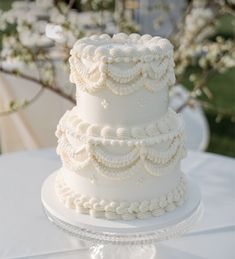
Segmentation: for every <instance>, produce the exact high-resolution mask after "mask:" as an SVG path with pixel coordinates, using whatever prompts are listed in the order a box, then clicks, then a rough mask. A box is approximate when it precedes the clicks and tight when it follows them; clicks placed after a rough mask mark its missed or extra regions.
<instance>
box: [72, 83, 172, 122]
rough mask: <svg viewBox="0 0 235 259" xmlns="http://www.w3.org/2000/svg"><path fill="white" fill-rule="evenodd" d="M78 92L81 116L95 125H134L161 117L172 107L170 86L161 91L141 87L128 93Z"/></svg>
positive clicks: (78, 107)
mask: <svg viewBox="0 0 235 259" xmlns="http://www.w3.org/2000/svg"><path fill="white" fill-rule="evenodd" d="M77 91H78V106H77V110H78V113H79V117H80V118H81V119H82V120H84V121H86V122H89V123H91V124H104V125H107V124H108V125H109V126H112V127H130V126H133V125H139V124H143V123H148V122H150V121H153V120H157V119H159V118H161V117H162V116H164V114H165V113H166V112H167V109H168V87H164V88H163V89H161V90H159V91H158V92H157V93H152V92H148V91H146V90H145V89H140V90H139V91H136V92H135V93H133V94H131V95H125V96H117V95H114V94H112V93H111V92H110V91H109V90H108V89H103V90H101V91H99V92H97V93H96V94H95V95H93V94H92V95H91V94H89V93H87V92H84V91H82V90H80V89H78V90H77Z"/></svg>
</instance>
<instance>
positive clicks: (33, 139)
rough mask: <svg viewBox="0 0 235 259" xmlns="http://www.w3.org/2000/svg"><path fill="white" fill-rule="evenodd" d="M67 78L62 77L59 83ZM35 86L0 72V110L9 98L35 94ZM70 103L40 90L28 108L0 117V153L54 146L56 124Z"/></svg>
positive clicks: (18, 98)
mask: <svg viewBox="0 0 235 259" xmlns="http://www.w3.org/2000/svg"><path fill="white" fill-rule="evenodd" d="M66 79H67V78H66V77H64V78H63V79H62V82H64V81H65V80H66ZM38 90H39V86H38V85H36V84H34V83H32V82H29V81H27V80H23V79H20V78H17V77H14V76H9V75H5V74H0V111H3V110H6V109H8V106H9V102H10V101H12V100H19V101H24V100H26V99H30V97H32V96H33V95H35V94H36V93H37V91H38ZM71 107H72V104H71V103H70V102H68V101H66V100H65V99H63V98H61V97H59V96H57V95H55V94H54V93H52V92H50V91H48V90H44V92H43V93H42V94H41V96H40V97H39V98H38V99H37V100H36V101H35V102H34V103H33V104H32V105H30V106H29V107H27V108H25V109H23V110H20V111H18V112H16V113H13V114H11V115H7V116H0V150H1V153H7V152H12V151H16V150H22V149H34V148H40V147H49V146H55V145H56V138H55V134H54V132H55V129H56V125H57V123H58V121H59V119H60V118H61V116H62V115H63V114H64V112H65V111H66V110H67V109H71Z"/></svg>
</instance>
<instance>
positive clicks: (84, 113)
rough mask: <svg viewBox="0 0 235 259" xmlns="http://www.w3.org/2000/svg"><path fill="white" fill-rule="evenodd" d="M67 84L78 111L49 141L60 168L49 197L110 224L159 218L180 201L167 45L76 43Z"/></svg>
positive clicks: (179, 147)
mask: <svg viewBox="0 0 235 259" xmlns="http://www.w3.org/2000/svg"><path fill="white" fill-rule="evenodd" d="M69 61H70V68H71V76H70V80H71V82H72V83H74V84H76V87H77V94H76V98H77V105H76V106H75V107H74V108H73V109H72V110H70V111H67V112H66V113H65V114H64V116H63V117H62V118H61V120H60V122H59V125H58V128H57V131H56V136H57V137H58V148H57V153H58V154H59V155H60V157H61V160H62V162H63V166H62V168H61V169H60V170H59V171H58V173H57V177H56V182H55V191H56V195H57V197H58V199H59V200H60V201H61V202H62V203H63V204H64V205H65V206H66V207H68V208H69V209H72V210H75V211H76V212H77V213H82V214H89V215H90V216H93V217H99V218H106V219H110V220H116V219H117V220H120V219H121V220H133V219H145V218H148V217H156V216H160V215H162V214H164V213H166V212H170V211H172V210H174V209H175V208H176V207H178V206H180V205H181V204H182V203H183V202H184V200H185V194H186V180H185V177H184V174H183V173H182V171H181V168H180V161H181V159H182V158H183V157H184V156H185V153H186V152H185V143H184V129H183V123H182V119H181V117H180V116H179V115H178V114H176V113H175V112H174V111H173V110H171V109H170V108H169V107H168V106H169V101H168V99H169V87H170V86H171V85H173V84H174V82H175V75H174V60H173V47H172V45H171V43H170V42H169V41H168V40H167V39H163V38H160V37H151V36H150V35H143V36H140V35H139V34H131V35H127V34H124V33H118V34H115V35H114V36H113V37H110V36H109V35H107V34H103V35H100V36H97V35H93V36H91V37H87V38H83V39H81V40H78V41H77V42H76V43H75V45H74V47H73V49H72V50H71V57H70V59H69Z"/></svg>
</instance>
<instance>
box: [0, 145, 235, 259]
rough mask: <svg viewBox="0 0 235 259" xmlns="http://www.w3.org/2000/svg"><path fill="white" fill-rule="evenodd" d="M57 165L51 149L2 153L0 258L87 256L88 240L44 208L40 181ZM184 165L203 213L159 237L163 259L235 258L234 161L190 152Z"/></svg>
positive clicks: (82, 257)
mask: <svg viewBox="0 0 235 259" xmlns="http://www.w3.org/2000/svg"><path fill="white" fill-rule="evenodd" d="M60 164H61V163H60V160H59V158H58V157H57V156H56V154H55V151H54V149H49V150H48V149H47V150H46V149H45V150H38V151H30V152H18V153H12V154H8V155H3V156H0V258H35V259H38V258H40V259H42V258H50V259H51V258H60V259H61V258H66V259H72V258H81V259H86V258H87V248H88V246H89V244H88V243H86V242H84V241H81V240H78V239H76V238H74V237H71V236H69V235H68V234H66V233H64V232H63V231H61V230H59V229H57V227H56V226H54V225H53V224H52V223H51V222H50V221H49V220H48V219H47V218H46V216H45V215H44V213H43V210H42V206H41V201H40V189H41V185H42V182H43V181H44V179H45V178H46V177H47V176H48V175H49V174H50V173H52V172H53V171H54V170H55V169H57V168H58V167H59V166H60ZM183 169H184V171H185V172H186V173H187V174H189V175H190V176H191V177H192V178H194V180H195V181H197V182H198V184H199V185H200V187H201V191H202V196H203V202H204V207H205V212H204V216H203V218H202V220H201V222H200V224H198V225H197V226H196V227H195V228H194V229H193V231H191V232H190V233H189V234H187V235H186V236H184V237H182V238H180V239H177V240H172V241H167V242H163V245H162V248H163V250H164V251H165V254H166V258H171V259H172V255H174V257H173V258H179V259H185V258H187V259H196V258H197V259H199V258H208V259H234V258H235V248H234V246H235V188H234V187H235V160H234V159H231V158H227V157H223V156H218V155H212V154H207V153H194V152H189V155H188V157H187V159H185V160H184V162H183ZM146 259H147V258H146Z"/></svg>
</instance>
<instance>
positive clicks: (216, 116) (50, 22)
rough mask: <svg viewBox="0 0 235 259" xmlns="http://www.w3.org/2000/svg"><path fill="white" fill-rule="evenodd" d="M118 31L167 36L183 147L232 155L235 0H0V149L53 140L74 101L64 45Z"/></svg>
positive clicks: (234, 133) (39, 145) (234, 153)
mask: <svg viewBox="0 0 235 259" xmlns="http://www.w3.org/2000/svg"><path fill="white" fill-rule="evenodd" d="M118 32H126V33H141V34H151V35H160V36H163V37H167V38H168V39H169V40H170V41H171V42H172V44H173V45H174V50H175V65H176V66H175V72H176V85H175V86H174V87H172V89H171V91H170V105H171V106H172V107H173V108H174V109H175V110H176V111H178V112H182V114H183V117H184V119H185V124H186V131H187V146H188V148H190V149H193V150H206V151H209V152H213V153H219V154H223V155H227V156H232V157H235V44H234V35H235V0H214V1H210V0H191V1H189V0H148V1H144V0H138V1H137V0H131V1H127V0H119V1H118V0H106V1H101V0H70V1H60V0H36V1H24V0H22V1H13V0H0V153H2V154H3V153H8V152H13V151H17V150H23V149H34V148H42V147H50V146H55V145H56V138H55V136H54V132H55V129H56V125H57V123H58V121H59V119H60V117H61V116H62V115H63V114H64V112H65V111H66V110H68V109H71V107H73V106H74V105H75V86H74V85H72V84H70V83H69V64H68V57H69V50H70V48H71V47H72V46H73V44H74V43H75V41H76V40H77V39H79V38H81V37H84V36H87V35H91V34H94V33H97V34H100V33H107V34H109V35H112V34H115V33H118Z"/></svg>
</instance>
